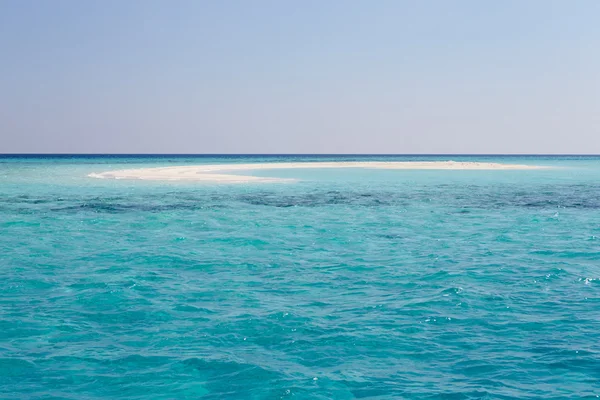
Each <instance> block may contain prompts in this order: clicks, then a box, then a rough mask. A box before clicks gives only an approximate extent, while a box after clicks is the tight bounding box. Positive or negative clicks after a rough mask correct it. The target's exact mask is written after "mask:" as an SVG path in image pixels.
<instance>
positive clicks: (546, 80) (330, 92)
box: [0, 0, 600, 154]
mask: <svg viewBox="0 0 600 400" xmlns="http://www.w3.org/2000/svg"><path fill="white" fill-rule="evenodd" d="M599 20H600V1H598V0H572V1H568V0H560V1H559V0H527V1H525V0H503V1H480V0H455V1H446V0H437V1H436V0H412V1H403V0H372V1H371V0H360V1H358V0H305V1H279V0H272V1H271V0H269V1H267V0H252V1H248V0H238V1H235V0H220V1H210V0H206V1H203V0H189V1H188V0H173V1H167V0H162V1H156V0H127V1H122V0H103V1H81V0H56V1H45V0H35V1H34V0H0V153H185V154H191V153H203V154H206V153H219V154H223V153H238V154H239V153H244V154H245V153H260V154H266V153H287V154H289V153H296V154H298V153H328V154H332V153H345V154H360V153H369V154H376V153H384V154H409V153H410V154H413V153H414V154H418V153H425V154H436V153H441V154H457V153H458V154H468V153H475V154H513V153H525V154H543V153H544V154H546V153H548V154H552V153H554V154H557V153H558V154H582V153H585V154H600V23H598V21H599Z"/></svg>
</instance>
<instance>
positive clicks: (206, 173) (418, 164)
mask: <svg viewBox="0 0 600 400" xmlns="http://www.w3.org/2000/svg"><path fill="white" fill-rule="evenodd" d="M299 168H373V169H429V170H529V169H542V168H546V167H540V166H535V165H520V164H500V163H486V162H472V161H468V162H461V161H333V162H284V163H260V164H213V165H186V166H177V167H156V168H140V169H124V170H116V171H107V172H101V173H92V174H90V175H88V176H89V177H92V178H100V179H138V180H139V179H141V180H150V181H193V182H222V183H246V182H291V181H295V179H285V178H265V177H258V176H248V175H235V171H258V170H269V169H299ZM222 172H233V174H229V173H227V174H224V173H222Z"/></svg>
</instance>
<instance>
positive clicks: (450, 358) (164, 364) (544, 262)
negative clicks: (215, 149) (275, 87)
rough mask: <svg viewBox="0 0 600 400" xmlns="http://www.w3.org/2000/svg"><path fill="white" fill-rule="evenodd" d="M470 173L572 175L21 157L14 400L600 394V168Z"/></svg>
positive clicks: (4, 229)
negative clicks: (252, 169) (202, 172)
mask: <svg viewBox="0 0 600 400" xmlns="http://www.w3.org/2000/svg"><path fill="white" fill-rule="evenodd" d="M303 159H306V160H315V158H311V157H306V158H303ZM317 159H318V160H324V159H326V158H317ZM344 159H352V157H345V158H344ZM360 159H363V160H364V159H365V158H360ZM366 159H369V158H366ZM371 159H399V160H403V159H407V160H408V159H441V160H447V159H454V160H459V159H467V160H469V158H468V157H447V156H446V157H440V158H436V157H396V158H394V157H373V158H371ZM471 159H472V160H477V161H497V162H510V163H526V164H539V165H554V166H557V167H560V168H556V169H551V170H537V171H535V170H532V171H381V170H349V169H340V170H281V171H279V170H277V171H260V173H259V175H261V176H280V177H295V178H299V179H300V181H299V182H297V183H294V184H243V185H215V184H189V183H187V184H182V183H169V184H164V183H151V182H139V181H137V182H136V181H103V180H95V179H92V178H87V177H86V175H87V174H88V173H90V172H102V171H105V170H109V169H123V168H134V167H139V166H162V165H166V164H168V165H180V164H198V163H221V162H252V161H257V162H264V161H265V160H266V161H269V160H270V161H274V162H276V161H289V160H290V158H289V157H280V158H260V157H253V158H250V159H247V158H240V157H237V158H206V157H204V158H192V157H188V158H183V157H147V158H140V157H135V158H132V157H111V158H98V157H96V158H82V157H79V158H46V159H44V158H2V157H0V252H1V254H2V257H0V278H1V280H2V283H1V288H2V290H1V291H0V397H2V398H44V399H50V398H69V399H97V398H111V399H142V398H143V399H146V398H153V399H174V398H206V399H287V398H293V399H355V398H376V399H394V398H411V399H412V398H414V399H437V398H440V399H476V398H489V399H496V398H500V399H534V398H535V399H537V398H544V399H580V398H597V396H598V395H600V383H599V382H600V350H599V348H598V343H600V282H599V280H598V279H600V158H598V157H524V158H515V157H508V158H506V157H504V158H503V157H475V158H471ZM257 174H258V173H257Z"/></svg>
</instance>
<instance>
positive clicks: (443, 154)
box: [0, 152, 600, 157]
mask: <svg viewBox="0 0 600 400" xmlns="http://www.w3.org/2000/svg"><path fill="white" fill-rule="evenodd" d="M6 156H9V157H15V156H65V157H68V156H117V157H118V156H121V157H123V156H136V157H143V156H166V157H228V156H229V157H244V156H245V157H248V156H250V157H294V156H296V157H307V156H313V157H314V156H317V157H365V156H374V157H385V156H388V157H394V156H396V157H397V156H403V157H418V156H421V157H423V156H427V157H438V156H484V157H498V156H509V157H527V156H555V157H597V156H600V154H598V153H16V152H15V153H0V157H6Z"/></svg>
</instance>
